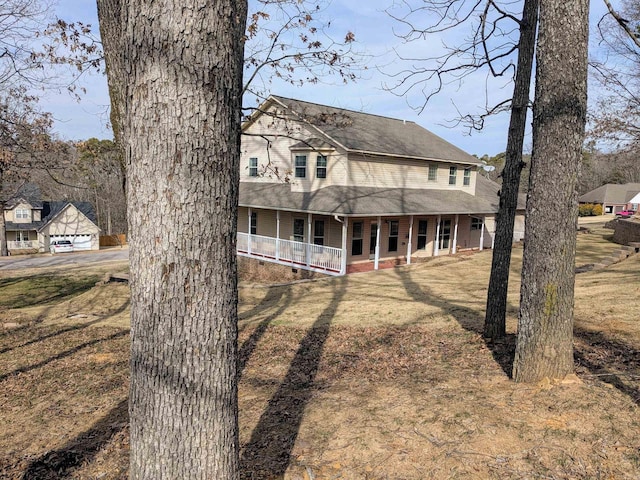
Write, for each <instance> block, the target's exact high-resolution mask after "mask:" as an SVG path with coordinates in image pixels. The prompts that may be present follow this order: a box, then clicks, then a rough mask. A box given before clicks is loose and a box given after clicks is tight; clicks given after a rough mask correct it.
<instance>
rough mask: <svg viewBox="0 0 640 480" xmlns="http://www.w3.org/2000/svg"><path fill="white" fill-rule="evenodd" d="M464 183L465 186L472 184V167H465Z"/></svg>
mask: <svg viewBox="0 0 640 480" xmlns="http://www.w3.org/2000/svg"><path fill="white" fill-rule="evenodd" d="M462 184H463V185H464V186H465V187H468V186H469V185H471V169H470V168H465V169H464V177H462Z"/></svg>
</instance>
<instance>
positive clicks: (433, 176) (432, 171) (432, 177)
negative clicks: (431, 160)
mask: <svg viewBox="0 0 640 480" xmlns="http://www.w3.org/2000/svg"><path fill="white" fill-rule="evenodd" d="M428 179H429V181H430V182H435V181H437V180H438V165H429V177H428Z"/></svg>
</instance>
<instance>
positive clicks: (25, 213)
mask: <svg viewBox="0 0 640 480" xmlns="http://www.w3.org/2000/svg"><path fill="white" fill-rule="evenodd" d="M20 218H22V219H25V220H26V219H28V218H29V210H28V209H26V208H16V219H20Z"/></svg>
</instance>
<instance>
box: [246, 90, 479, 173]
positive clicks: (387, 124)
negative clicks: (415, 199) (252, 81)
mask: <svg viewBox="0 0 640 480" xmlns="http://www.w3.org/2000/svg"><path fill="white" fill-rule="evenodd" d="M263 105H264V106H263V107H262V108H261V110H260V111H259V112H258V113H257V114H256V116H254V118H256V117H257V115H260V114H261V112H263V111H265V110H267V109H268V107H269V106H271V105H277V106H280V107H281V108H283V109H284V110H286V111H288V112H289V113H291V114H292V115H293V116H294V117H297V118H298V119H300V120H301V121H302V122H304V123H306V124H307V125H309V126H310V127H311V128H312V129H313V130H315V132H316V133H317V135H315V134H314V135H312V137H311V138H314V139H315V138H316V137H320V138H321V140H322V143H323V144H329V145H335V146H339V147H341V148H342V149H344V150H346V151H347V152H350V153H363V154H368V155H384V156H394V157H401V158H411V159H420V160H440V161H445V162H458V163H465V164H469V165H480V162H479V161H478V159H477V158H475V157H473V156H471V155H469V154H468V153H466V152H464V151H463V150H461V149H460V148H458V147H456V146H455V145H453V144H451V143H449V142H447V141H446V140H444V139H443V138H441V137H439V136H437V135H435V134H434V133H432V132H430V131H429V130H426V129H425V128H423V127H421V126H420V125H418V124H417V123H415V122H411V121H404V120H399V119H396V118H389V117H384V116H380V115H373V114H370V113H364V112H356V111H353V110H347V109H343V108H336V107H331V106H327V105H320V104H317V103H311V102H304V101H302V100H295V99H292V98H286V97H281V96H277V95H271V96H270V97H269V98H268V99H267V101H266V102H265V103H264V104H263ZM251 121H252V120H250V121H249V122H247V123H246V124H245V125H248V124H250V123H251ZM314 141H317V140H314Z"/></svg>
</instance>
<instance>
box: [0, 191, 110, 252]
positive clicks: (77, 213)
mask: <svg viewBox="0 0 640 480" xmlns="http://www.w3.org/2000/svg"><path fill="white" fill-rule="evenodd" d="M3 213H4V224H5V232H6V240H7V249H8V250H9V253H11V254H19V253H29V252H48V251H49V244H50V242H51V241H53V240H70V241H71V242H72V243H73V245H74V250H97V249H99V248H100V246H99V234H100V229H99V228H98V226H97V225H96V217H95V213H94V210H93V206H92V205H91V204H90V203H88V202H65V201H61V202H48V201H44V202H43V201H41V200H38V199H34V198H28V196H22V195H19V196H17V197H15V198H12V199H10V200H8V201H7V202H5V204H4V212H3Z"/></svg>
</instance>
